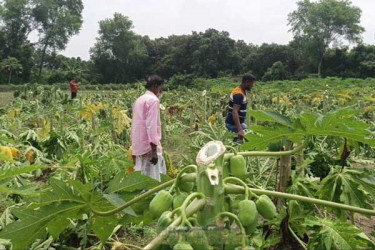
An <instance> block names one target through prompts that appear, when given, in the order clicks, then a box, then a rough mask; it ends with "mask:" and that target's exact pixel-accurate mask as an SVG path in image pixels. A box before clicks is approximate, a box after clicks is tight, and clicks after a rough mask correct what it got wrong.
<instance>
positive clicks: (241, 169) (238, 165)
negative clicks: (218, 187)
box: [230, 155, 247, 179]
mask: <svg viewBox="0 0 375 250" xmlns="http://www.w3.org/2000/svg"><path fill="white" fill-rule="evenodd" d="M230 173H231V174H232V175H233V176H234V177H237V178H240V179H245V178H246V176H247V171H246V160H245V158H244V157H243V156H242V155H234V156H232V157H231V158H230Z"/></svg>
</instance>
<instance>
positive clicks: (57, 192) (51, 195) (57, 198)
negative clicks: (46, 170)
mask: <svg viewBox="0 0 375 250" xmlns="http://www.w3.org/2000/svg"><path fill="white" fill-rule="evenodd" d="M70 182H71V183H72V181H70ZM74 182H76V181H74ZM50 185H51V187H52V190H49V191H47V192H45V193H44V194H43V195H42V196H41V199H40V203H39V204H38V206H45V205H49V204H51V203H59V202H63V201H69V202H77V203H81V204H86V203H87V200H85V199H84V197H83V196H82V194H81V193H80V192H82V190H84V189H83V188H82V189H81V190H79V191H77V189H76V188H72V186H70V185H68V183H66V182H64V181H62V180H58V179H54V178H52V179H50ZM87 185H91V184H87Z"/></svg>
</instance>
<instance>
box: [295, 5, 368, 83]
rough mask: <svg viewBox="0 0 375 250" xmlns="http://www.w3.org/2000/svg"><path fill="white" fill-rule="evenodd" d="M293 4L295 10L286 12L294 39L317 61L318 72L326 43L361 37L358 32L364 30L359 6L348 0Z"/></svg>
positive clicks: (329, 44) (358, 39)
mask: <svg viewBox="0 0 375 250" xmlns="http://www.w3.org/2000/svg"><path fill="white" fill-rule="evenodd" d="M297 5H298V8H297V10H295V11H293V12H292V13H290V14H289V19H288V20H289V25H290V26H291V31H292V32H293V34H294V39H297V40H301V41H302V43H303V44H304V47H305V48H306V52H307V54H308V55H309V57H310V59H311V60H312V62H313V63H314V64H316V65H317V69H318V75H319V76H320V75H321V66H322V62H323V57H324V55H325V54H326V52H327V50H328V48H329V46H331V45H333V44H339V43H340V42H341V41H342V39H346V40H348V41H349V42H359V41H360V40H361V39H360V34H361V33H362V32H363V31H364V28H363V27H362V26H360V18H361V10H360V9H359V8H357V7H355V6H353V5H352V3H351V1H348V0H343V1H338V0H320V1H318V2H312V1H310V0H303V1H299V2H298V3H297Z"/></svg>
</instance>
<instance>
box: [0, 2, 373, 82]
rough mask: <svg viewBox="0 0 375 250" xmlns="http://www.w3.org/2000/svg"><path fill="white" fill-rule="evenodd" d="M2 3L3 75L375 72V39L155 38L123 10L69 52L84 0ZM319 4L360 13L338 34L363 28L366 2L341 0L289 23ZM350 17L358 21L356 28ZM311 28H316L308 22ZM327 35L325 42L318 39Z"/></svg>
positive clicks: (22, 78) (271, 76)
mask: <svg viewBox="0 0 375 250" xmlns="http://www.w3.org/2000/svg"><path fill="white" fill-rule="evenodd" d="M326 2H327V3H328V4H331V5H332V4H336V5H335V6H333V5H332V6H331V5H327V3H326ZM0 3H1V5H0V21H1V27H2V28H1V29H0V56H1V65H0V66H1V74H0V82H1V83H25V82H39V83H49V84H51V83H58V82H66V81H68V80H70V79H71V78H77V80H78V81H81V82H83V83H85V82H86V83H103V84H107V83H128V82H134V81H137V80H143V79H144V78H145V77H146V76H147V75H150V74H159V75H161V76H162V77H164V78H167V79H169V78H171V77H173V76H174V79H175V80H176V79H177V80H180V79H181V84H183V80H184V79H186V78H188V79H190V78H194V77H206V78H216V77H222V76H230V75H241V74H243V73H247V72H252V73H253V74H254V75H256V76H257V78H258V79H262V80H264V81H269V80H286V79H293V80H298V79H303V78H306V77H308V76H311V75H316V74H318V73H319V75H320V76H323V77H325V76H337V77H343V78H349V77H356V78H367V77H375V46H374V45H365V44H361V43H360V41H359V40H356V41H357V42H359V43H357V45H356V46H355V47H353V48H351V49H349V48H348V47H337V48H332V46H329V45H330V43H329V42H334V40H329V39H330V37H324V36H320V34H318V33H312V34H309V33H306V32H305V33H304V30H298V32H297V31H296V32H295V33H294V40H293V41H291V42H290V43H289V44H288V45H279V44H262V45H259V46H258V45H253V44H248V43H246V42H244V41H241V40H238V41H236V40H234V39H232V38H230V35H229V33H228V32H225V31H217V30H215V29H208V30H206V31H205V32H193V33H192V34H189V35H179V36H177V35H173V36H169V37H168V38H157V39H150V38H149V37H147V36H140V35H138V34H136V33H135V32H134V31H133V23H132V21H131V20H129V18H128V17H126V16H124V15H122V14H119V13H116V14H114V16H113V18H109V19H106V20H103V21H100V23H99V26H100V28H99V34H98V38H97V41H96V43H95V45H94V46H93V47H92V48H91V49H90V60H88V61H84V60H81V59H80V58H67V57H65V56H63V55H60V54H59V51H61V50H63V49H65V46H66V44H67V43H68V41H69V38H70V37H71V36H73V35H75V34H77V33H78V32H79V30H80V28H81V25H82V16H81V13H82V10H83V5H82V1H81V0H65V1H55V0H5V1H0ZM345 3H347V2H345ZM318 4H326V5H327V6H324V5H322V6H323V7H324V8H325V9H323V10H322V12H324V13H327V12H328V13H329V10H330V9H332V10H333V11H334V12H332V14H330V15H328V16H327V17H324V18H326V19H327V20H326V21H327V23H332V20H330V19H332V18H336V19H339V18H340V17H341V16H337V17H335V16H334V13H336V12H337V9H338V8H342V9H343V10H345V11H348V13H354V14H356V13H357V14H356V15H355V16H353V20H349V21H347V20H346V22H348V23H347V24H343V22H342V21H341V22H337V23H339V24H340V25H341V26H340V27H333V28H334V30H333V31H332V32H327V33H329V34H332V35H334V37H338V36H336V35H335V33H334V32H338V31H339V33H340V30H339V29H340V28H341V29H342V30H344V31H345V32H347V33H348V32H349V33H348V34H349V35H350V36H351V37H354V35H355V36H357V35H359V34H360V33H361V32H362V29H363V28H361V27H360V26H358V27H357V26H353V25H354V24H356V23H359V17H360V10H358V9H356V8H353V7H352V6H349V5H348V6H337V4H341V2H340V1H334V0H321V1H320V2H319V3H310V2H309V1H308V0H304V1H301V2H299V5H300V7H301V12H299V9H298V10H296V11H295V12H293V13H291V14H290V15H289V21H290V25H291V26H292V27H293V25H295V26H296V27H298V29H300V27H301V24H300V23H299V22H297V21H298V18H297V17H302V18H306V17H303V16H302V14H304V13H306V12H308V11H306V9H308V8H311V10H312V12H313V10H314V11H315V12H316V10H315V9H314V8H315V7H316V6H315V5H318ZM347 4H348V3H347ZM320 8H322V7H321V6H320ZM345 8H346V9H345ZM301 13H302V14H301ZM341 13H342V12H341ZM358 13H359V14H358ZM293 15H295V16H293ZM314 15H315V17H316V16H317V15H319V13H318V12H316V13H315V14H314ZM345 16H346V17H349V16H350V15H349V14H346V15H345ZM322 18H323V17H322ZM347 19H349V18H347ZM296 20H297V21H296ZM314 20H316V18H315V19H314ZM322 22H323V21H319V25H322V26H323V27H324V24H321V23H322ZM345 25H346V26H345ZM350 25H351V26H353V27H354V28H353V29H352V30H350V27H349V26H350ZM315 26H316V25H315ZM315 26H314V27H315ZM331 26H332V25H330V27H331ZM302 27H303V25H302ZM348 27H349V28H348ZM306 30H308V31H311V30H312V29H311V28H310V27H307V28H306ZM320 30H323V29H319V31H320ZM32 32H34V33H35V32H36V33H37V34H38V38H39V39H38V41H36V42H31V41H30V40H29V34H30V33H32ZM342 34H344V33H343V32H341V35H342ZM348 34H346V35H348ZM320 37H321V42H317V41H319V39H320ZM325 39H326V40H327V41H329V42H327V41H326V40H325ZM317 69H319V70H317ZM182 75H183V76H184V77H182ZM176 82H178V81H176Z"/></svg>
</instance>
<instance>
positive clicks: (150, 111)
mask: <svg viewBox="0 0 375 250" xmlns="http://www.w3.org/2000/svg"><path fill="white" fill-rule="evenodd" d="M160 141H161V122H160V101H159V99H158V97H157V96H156V95H155V94H154V93H152V92H151V91H148V90H147V91H146V93H145V94H144V95H142V96H140V97H139V98H138V99H137V100H136V101H135V102H134V104H133V118H132V134H131V142H132V148H133V155H136V156H137V155H144V154H146V153H148V152H150V151H151V145H150V143H153V144H155V145H157V149H158V153H161V152H162V151H161V143H160Z"/></svg>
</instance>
